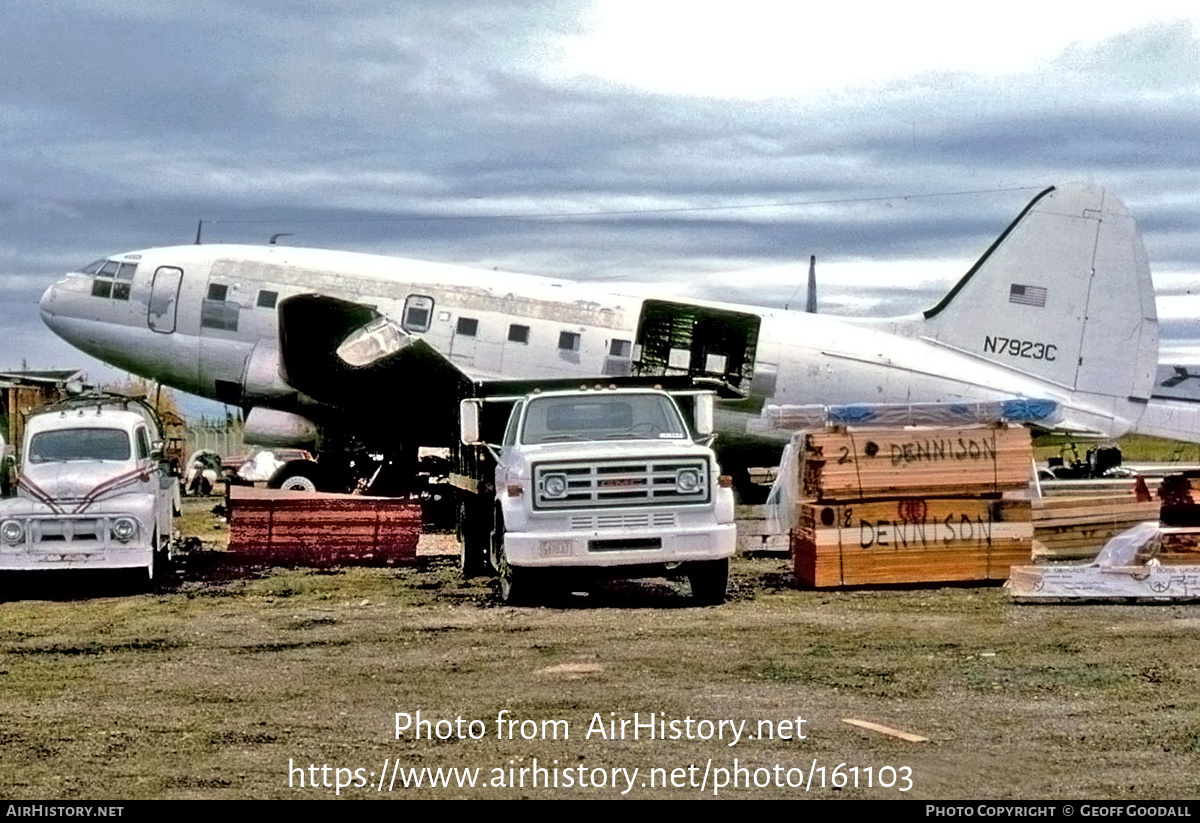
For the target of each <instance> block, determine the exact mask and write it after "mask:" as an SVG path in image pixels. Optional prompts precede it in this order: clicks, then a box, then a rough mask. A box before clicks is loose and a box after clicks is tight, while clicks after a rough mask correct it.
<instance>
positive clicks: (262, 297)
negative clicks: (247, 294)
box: [257, 289, 279, 309]
mask: <svg viewBox="0 0 1200 823" xmlns="http://www.w3.org/2000/svg"><path fill="white" fill-rule="evenodd" d="M278 300H279V292H277V291H267V290H266V289H263V290H262V291H260V292H259V293H258V303H257V305H258V307H259V308H260V309H273V308H275V303H276V301H278Z"/></svg>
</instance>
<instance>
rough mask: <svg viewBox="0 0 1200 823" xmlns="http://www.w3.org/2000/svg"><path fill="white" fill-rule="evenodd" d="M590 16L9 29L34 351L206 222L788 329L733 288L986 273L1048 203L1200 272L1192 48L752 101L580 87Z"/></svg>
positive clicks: (151, 14) (6, 116) (883, 307)
mask: <svg viewBox="0 0 1200 823" xmlns="http://www.w3.org/2000/svg"><path fill="white" fill-rule="evenodd" d="M583 13H584V7H582V6H580V5H579V4H577V3H572V2H562V3H538V4H527V3H521V2H516V1H515V0H513V2H495V3H487V4H479V3H468V2H465V0H463V1H462V2H444V3H437V4H412V3H406V4H397V3H394V2H388V1H386V0H371V1H369V2H361V3H355V4H344V3H338V2H332V1H330V2H323V1H322V0H309V2H294V1H293V0H287V2H285V1H284V0H271V1H269V2H257V3H253V4H244V3H234V2H224V1H223V0H193V2H188V3H183V2H167V1H164V2H144V0H64V2H59V3H44V2H34V1H33V0H9V2H7V3H5V4H4V5H3V6H0V26H2V27H3V30H4V31H5V35H6V37H5V40H6V47H5V49H4V50H3V51H2V52H0V72H2V73H3V76H4V78H5V82H4V83H3V84H2V85H0V124H2V125H3V127H4V128H3V129H0V301H3V302H2V305H0V324H3V328H4V330H5V331H6V333H7V332H10V331H11V332H12V334H11V335H10V336H9V340H10V341H12V346H15V347H20V348H21V349H22V350H25V349H27V350H28V351H30V353H31V356H33V355H35V354H36V353H38V352H43V351H51V350H52V348H53V343H51V342H49V341H53V340H54V338H53V337H52V336H51V335H50V334H49V332H47V331H45V330H44V329H42V328H41V326H40V321H39V320H38V318H37V312H36V299H37V295H38V294H40V292H41V290H42V288H44V286H45V285H46V284H48V283H49V282H50V281H51V280H52V279H53V278H54V277H56V276H57V275H58V274H59V273H61V272H62V271H64V270H65V269H66V268H69V267H70V266H71V265H73V264H77V263H80V262H84V261H86V260H88V259H92V258H94V257H97V256H99V255H101V254H105V253H110V252H114V251H117V250H121V249H130V248H142V247H146V246H153V245H166V244H175V243H186V242H190V240H191V239H192V237H193V236H194V234H195V229H196V223H197V221H198V220H200V219H205V220H206V221H208V223H207V225H206V229H205V236H206V238H207V239H208V240H209V241H210V242H247V241H248V242H263V241H265V239H266V238H267V237H268V236H270V235H271V234H273V233H275V232H293V233H294V237H292V238H289V239H288V241H287V242H294V243H297V244H302V245H312V246H327V247H344V248H353V249H358V250H364V251H378V252H384V253H392V254H400V255H406V256H414V257H430V258H434V259H440V260H447V261H452V262H462V263H469V264H473V265H483V266H488V267H492V266H498V267H500V268H510V269H517V270H526V271H532V272H535V273H541V274H550V275H562V276H569V277H580V278H592V279H602V280H612V281H617V282H635V281H639V280H650V281H655V282H659V281H662V282H668V283H670V282H675V283H677V284H679V285H680V286H682V287H686V288H691V289H709V291H710V294H709V296H714V297H715V296H733V297H735V298H737V299H744V300H746V301H747V302H756V301H759V300H770V301H772V302H773V303H775V304H778V303H781V302H784V301H786V300H787V299H788V295H789V293H790V286H789V285H788V284H787V283H786V282H784V283H782V284H781V285H778V286H772V287H770V288H765V287H751V286H744V285H742V283H743V282H744V281H743V280H739V282H738V283H734V284H724V285H723V286H722V287H721V288H720V289H719V290H718V289H716V288H714V287H713V286H711V285H709V284H710V283H711V282H712V281H711V276H712V275H713V273H714V272H721V271H730V272H734V271H747V270H751V269H754V268H755V267H758V266H789V265H795V266H796V267H797V268H798V270H800V271H801V273H803V270H804V269H805V267H806V264H807V259H808V255H810V254H816V255H817V256H818V258H819V259H820V260H821V261H822V262H823V263H826V262H828V263H829V264H831V265H832V264H834V263H837V262H838V261H846V260H860V259H875V260H878V261H880V263H881V265H880V267H879V270H880V271H881V272H886V271H888V269H887V268H886V266H885V265H883V264H885V263H886V261H889V260H892V259H896V258H900V259H907V260H920V259H934V258H947V257H948V258H952V259H956V260H961V261H962V268H965V267H966V266H969V265H970V263H971V262H973V261H974V259H975V258H976V257H977V256H978V255H979V254H980V253H982V251H983V250H984V249H985V248H986V246H987V244H988V243H989V242H990V241H991V240H992V238H993V237H995V236H996V234H998V233H999V231H1000V230H1002V229H1003V228H1004V227H1005V226H1006V225H1007V224H1008V222H1009V221H1010V220H1011V219H1012V218H1013V217H1014V216H1015V215H1016V214H1017V212H1018V211H1019V210H1020V209H1021V207H1023V206H1024V204H1025V202H1027V201H1028V199H1029V198H1030V197H1031V196H1032V195H1033V194H1034V193H1035V192H1036V190H1037V189H1038V188H1040V187H1042V186H1045V185H1049V184H1052V183H1055V182H1059V181H1062V180H1065V179H1079V178H1081V177H1088V178H1092V179H1095V180H1097V181H1099V182H1101V183H1105V184H1108V185H1111V186H1112V187H1113V188H1114V189H1115V190H1116V191H1117V193H1118V194H1119V195H1121V196H1122V197H1123V199H1125V201H1126V202H1127V203H1128V204H1129V205H1130V206H1131V207H1133V209H1134V211H1135V213H1136V214H1137V215H1138V217H1139V219H1140V221H1141V223H1142V225H1143V227H1144V228H1145V231H1146V235H1147V238H1146V239H1147V247H1148V249H1149V250H1150V254H1151V262H1152V265H1153V266H1154V267H1155V268H1159V267H1162V268H1164V269H1168V270H1171V271H1176V272H1179V271H1183V272H1187V271H1192V272H1195V271H1200V242H1197V241H1196V240H1195V239H1193V236H1194V235H1195V232H1194V231H1193V226H1194V225H1195V224H1196V222H1197V221H1196V218H1197V213H1196V212H1197V210H1196V206H1195V203H1196V201H1195V191H1196V184H1197V183H1198V182H1200V138H1198V137H1197V134H1200V129H1198V128H1197V126H1200V122H1198V121H1200V115H1197V114H1196V107H1195V105H1194V103H1195V89H1196V87H1197V80H1198V78H1200V68H1198V61H1197V55H1198V54H1200V49H1198V48H1197V43H1196V38H1195V35H1194V32H1193V31H1192V29H1191V27H1190V24H1188V23H1175V22H1167V23H1164V24H1161V25H1156V26H1151V27H1147V28H1145V29H1140V30H1137V31H1134V32H1129V33H1127V34H1124V35H1121V36H1120V37H1117V38H1113V39H1111V40H1109V41H1106V42H1105V43H1101V44H1098V45H1095V46H1090V47H1081V46H1080V47H1073V48H1071V49H1069V50H1068V51H1067V52H1066V53H1064V54H1063V55H1061V56H1060V57H1059V58H1058V59H1057V60H1056V61H1053V62H1050V63H1047V64H1046V65H1044V66H1041V67H1039V68H1038V69H1037V70H1035V71H1028V72H1024V73H1020V74H1011V75H1008V76H1005V77H1001V78H988V77H982V76H978V75H970V74H965V73H961V72H959V73H940V74H939V73H929V74H925V75H922V76H919V77H915V78H905V79H903V80H897V81H894V82H890V83H885V84H879V85H876V86H872V87H870V88H861V89H854V90H849V91H843V92H837V93H833V92H831V93H828V94H814V95H807V96H798V97H796V98H794V99H770V100H758V101H734V100H714V99H705V98H699V97H681V96H670V95H664V94H650V93H646V92H641V91H635V90H631V89H626V88H621V87H618V86H615V85H613V84H611V83H606V82H604V81H601V80H598V79H586V78H584V79H575V80H572V81H570V82H567V81H564V80H562V79H561V78H559V77H557V76H556V75H555V74H554V73H553V72H550V71H547V70H546V69H547V67H549V66H553V65H554V64H555V62H556V60H557V59H558V57H559V50H560V49H561V45H560V39H559V38H561V37H563V36H567V35H571V34H578V33H580V32H582V30H583V27H584V18H583ZM770 204H775V205H770ZM555 215H557V216H555ZM698 284H699V285H698ZM948 285H949V284H948V283H947V284H946V286H948ZM941 288H942V286H941V285H939V284H936V283H930V282H927V281H925V280H922V281H920V282H912V283H894V282H891V281H890V280H889V278H888V276H887V275H886V274H883V275H881V276H880V281H879V291H878V292H877V293H875V294H873V295H872V300H871V301H864V300H863V295H862V292H863V289H862V287H861V284H857V285H854V286H842V285H841V284H838V283H836V282H834V283H829V284H828V286H827V287H825V286H824V284H823V305H824V306H825V307H826V308H827V309H829V310H838V309H844V310H847V311H853V312H861V311H864V310H866V309H867V308H870V309H877V310H879V311H889V312H890V311H894V310H897V309H898V307H903V308H902V310H903V311H913V310H917V309H920V308H923V307H924V306H925V305H927V304H928V303H929V302H930V301H931V300H936V298H937V296H938V291H939V290H940V289H941ZM839 289H841V291H840V292H839ZM44 344H46V345H44ZM10 349H11V350H12V351H17V350H18V349H17V348H12V347H10ZM79 357H80V358H82V355H79ZM0 365H4V364H3V363H0Z"/></svg>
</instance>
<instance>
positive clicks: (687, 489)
mask: <svg viewBox="0 0 1200 823" xmlns="http://www.w3.org/2000/svg"><path fill="white" fill-rule="evenodd" d="M703 484H704V478H702V477H701V476H700V472H699V471H697V470H696V469H680V470H679V471H677V472H676V473H675V488H677V489H679V493H680V494H695V493H696V492H698V491H700V489H701V487H702V486H703Z"/></svg>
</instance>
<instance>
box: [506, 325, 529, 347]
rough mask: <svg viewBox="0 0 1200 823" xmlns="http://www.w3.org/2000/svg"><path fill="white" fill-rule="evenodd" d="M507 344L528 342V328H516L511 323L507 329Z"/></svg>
mask: <svg viewBox="0 0 1200 823" xmlns="http://www.w3.org/2000/svg"><path fill="white" fill-rule="evenodd" d="M508 342H509V343H528V342H529V327H528V326H518V325H517V324H516V323H513V324H512V325H511V326H509V327H508Z"/></svg>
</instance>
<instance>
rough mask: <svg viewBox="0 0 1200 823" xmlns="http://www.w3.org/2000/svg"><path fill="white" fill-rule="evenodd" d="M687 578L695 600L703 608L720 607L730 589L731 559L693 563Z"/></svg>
mask: <svg viewBox="0 0 1200 823" xmlns="http://www.w3.org/2000/svg"><path fill="white" fill-rule="evenodd" d="M687 577H688V583H690V584H691V587H692V599H693V600H695V601H696V602H697V603H698V604H700V605H702V606H717V605H720V604H721V603H724V602H725V594H726V592H727V591H728V589H729V558H725V559H724V560H705V561H702V562H697V563H692V564H691V566H690V567H689V568H688V573H687Z"/></svg>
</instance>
